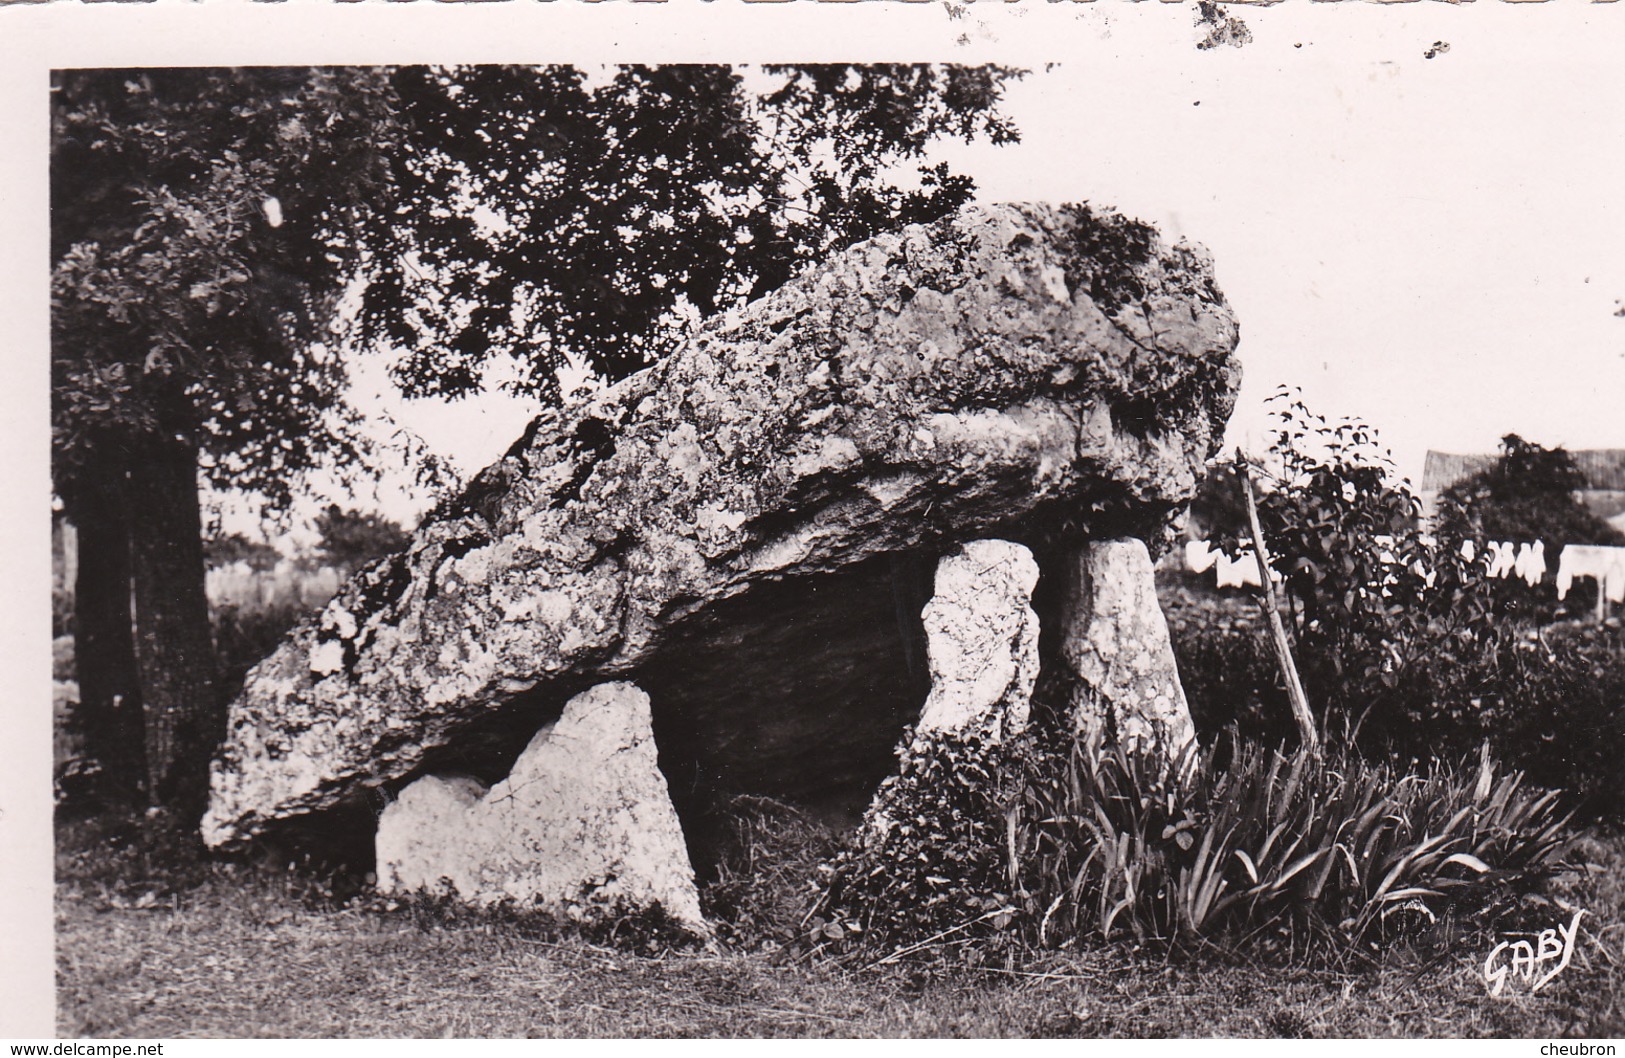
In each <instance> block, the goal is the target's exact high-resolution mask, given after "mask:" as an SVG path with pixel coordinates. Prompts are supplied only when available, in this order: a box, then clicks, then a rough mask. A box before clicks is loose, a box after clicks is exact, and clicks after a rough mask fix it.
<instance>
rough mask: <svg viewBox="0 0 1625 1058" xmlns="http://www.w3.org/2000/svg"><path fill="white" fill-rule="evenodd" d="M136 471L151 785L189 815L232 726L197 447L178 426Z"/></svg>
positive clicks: (161, 801) (199, 802)
mask: <svg viewBox="0 0 1625 1058" xmlns="http://www.w3.org/2000/svg"><path fill="white" fill-rule="evenodd" d="M138 451H139V458H138V459H137V460H136V461H135V463H134V464H133V465H132V466H131V473H130V486H131V487H130V496H131V504H130V554H131V560H132V567H133V570H134V586H135V627H136V662H137V666H138V670H139V672H140V677H141V690H142V700H143V703H144V705H145V707H146V735H147V738H146V751H147V777H148V791H149V794H150V796H151V798H152V800H153V803H154V804H158V805H162V806H164V807H166V808H169V809H172V810H173V811H175V812H176V813H177V814H178V815H179V816H181V817H182V818H184V819H186V820H187V821H190V819H191V818H192V817H195V816H200V815H201V814H202V811H203V807H204V804H205V802H206V801H207V798H208V774H209V757H210V755H211V754H212V753H213V752H214V749H215V747H216V746H217V745H219V743H220V739H221V737H222V736H223V735H224V733H225V732H224V717H223V713H222V710H221V709H220V706H219V703H218V702H216V701H215V693H216V689H215V654H214V641H213V635H212V631H211V629H210V626H209V602H208V596H207V594H206V592H205V590H204V565H203V519H202V514H201V512H200V509H199V505H198V486H197V448H196V446H195V445H194V444H193V443H191V442H190V441H187V440H180V439H177V438H176V435H175V434H174V433H173V432H169V431H165V432H164V433H163V434H161V435H158V436H154V437H151V438H149V439H147V440H146V441H144V442H143V444H142V446H141V448H140V449H139V450H138Z"/></svg>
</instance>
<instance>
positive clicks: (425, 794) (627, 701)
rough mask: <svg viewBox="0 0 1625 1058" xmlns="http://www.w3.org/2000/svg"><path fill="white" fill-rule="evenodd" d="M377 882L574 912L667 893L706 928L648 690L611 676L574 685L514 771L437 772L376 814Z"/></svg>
mask: <svg viewBox="0 0 1625 1058" xmlns="http://www.w3.org/2000/svg"><path fill="white" fill-rule="evenodd" d="M377 853H378V867H377V871H378V887H379V889H380V890H382V891H385V892H398V893H406V892H413V891H417V890H420V889H422V890H429V891H435V890H438V889H440V888H442V887H443V886H445V885H449V886H450V887H451V889H452V891H453V892H454V893H455V894H456V895H457V896H458V897H460V898H462V899H464V900H467V901H468V902H470V903H474V904H481V905H489V904H495V903H499V902H502V901H504V900H512V901H515V902H516V903H519V904H521V905H525V906H539V907H543V908H545V909H547V910H551V911H555V912H559V913H563V914H566V915H569V916H571V917H592V916H593V915H595V914H603V913H605V912H617V913H618V912H623V911H631V910H639V909H644V908H648V907H650V906H652V905H654V904H659V905H660V907H661V908H662V909H664V910H665V912H666V913H667V914H668V915H670V916H671V917H672V918H673V919H675V920H676V921H677V922H679V923H680V924H682V925H683V926H684V927H686V928H687V929H689V930H690V931H692V932H694V933H696V934H698V935H701V936H707V935H709V927H708V926H707V925H706V923H705V920H704V918H703V917H702V916H701V914H700V904H699V894H698V890H697V889H696V887H695V883H694V869H693V866H692V865H691V863H690V862H689V857H688V849H687V847H686V845H685V844H684V841H683V832H682V827H681V825H680V824H679V822H678V819H677V813H676V811H675V809H673V808H672V804H671V794H670V791H669V789H668V788H667V785H666V779H665V776H664V775H662V774H661V772H660V769H659V767H658V766H657V762H656V752H655V742H654V731H653V729H652V727H651V724H650V708H649V697H648V695H646V694H645V693H644V692H643V691H642V690H641V689H639V688H638V687H636V686H635V685H633V684H630V683H605V684H600V685H598V686H596V687H594V688H592V689H591V690H588V691H585V692H583V693H581V694H579V695H577V696H576V697H574V698H572V699H571V700H570V701H569V703H568V704H567V705H566V706H565V707H564V713H563V715H561V716H560V717H559V719H558V721H557V722H556V723H554V724H551V725H548V726H546V727H544V728H542V729H541V730H540V731H538V732H537V733H536V736H535V737H534V738H533V739H532V740H531V742H530V745H529V746H528V747H526V749H525V751H524V753H522V754H521V755H520V757H519V759H518V761H517V762H515V764H514V767H513V771H512V773H511V774H510V775H509V776H508V778H506V779H504V780H503V781H501V782H499V783H497V784H496V785H494V786H492V787H491V788H490V789H489V790H487V789H486V788H485V787H484V786H483V785H482V784H481V783H479V782H478V781H477V780H474V779H470V778H467V777H457V776H437V775H428V776H425V777H423V778H421V779H418V780H417V781H416V782H414V783H412V784H411V785H409V786H407V787H406V788H405V789H404V790H402V791H401V793H400V796H399V797H398V798H396V800H395V801H393V802H392V803H391V804H390V805H389V806H388V807H387V808H385V809H384V812H383V815H382V816H381V818H380V819H379V821H378V836H377Z"/></svg>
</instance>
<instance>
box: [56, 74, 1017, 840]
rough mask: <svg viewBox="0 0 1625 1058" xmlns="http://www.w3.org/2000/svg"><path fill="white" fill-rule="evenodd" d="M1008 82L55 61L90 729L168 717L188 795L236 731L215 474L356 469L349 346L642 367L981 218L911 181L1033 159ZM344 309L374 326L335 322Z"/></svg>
mask: <svg viewBox="0 0 1625 1058" xmlns="http://www.w3.org/2000/svg"><path fill="white" fill-rule="evenodd" d="M1013 76H1015V74H1014V73H1013V72H1012V71H1009V70H1004V69H1000V68H996V67H979V68H970V67H958V66H860V67H846V66H839V67H836V66H818V67H781V68H772V69H767V70H762V71H749V72H740V71H736V70H734V69H732V68H728V67H718V66H680V67H620V68H615V69H611V70H605V71H601V72H599V73H593V74H589V73H585V72H583V71H580V70H576V69H571V68H564V67H542V68H536V67H456V68H427V67H409V68H396V69H383V68H379V69H252V70H246V69H236V70H208V69H184V70H183V69H174V70H165V69H150V70H140V71H120V70H72V71H63V72H59V73H58V74H56V75H55V77H54V80H53V84H52V111H51V117H52V154H51V195H52V205H53V212H52V398H53V399H52V430H53V437H52V454H53V478H54V484H55V487H56V489H57V491H58V492H59V494H60V495H61V496H62V498H63V500H64V503H65V505H66V507H67V509H68V511H69V514H70V516H71V517H72V518H74V520H75V521H76V522H78V523H79V525H80V528H81V539H83V540H87V541H94V542H95V550H96V552H97V554H98V555H100V556H103V558H104V559H105V561H102V562H100V563H88V562H86V563H81V567H80V568H81V573H82V576H81V578H80V579H81V581H82V583H81V584H80V591H79V592H78V604H79V612H78V614H77V618H78V633H79V635H80V636H81V637H82V638H84V639H86V640H87V641H88V640H94V641H95V643H96V644H97V646H96V648H95V649H87V650H83V651H81V652H80V654H79V657H80V659H81V662H80V664H81V673H80V676H81V679H80V682H81V685H82V686H83V687H85V688H87V690H86V691H85V693H84V697H85V703H84V704H85V707H86V710H87V717H89V718H90V719H89V726H90V727H92V728H95V729H96V730H98V731H102V732H103V733H108V734H109V737H108V738H106V739H105V740H104V743H105V744H106V745H108V746H110V747H117V746H127V745H139V744H140V743H141V736H140V732H139V731H137V730H135V729H133V728H129V727H126V728H124V729H121V731H120V732H119V733H117V734H116V735H114V734H111V732H112V728H111V727H109V726H107V724H108V718H109V717H114V716H116V717H119V718H121V722H124V721H126V720H128V719H129V718H130V717H131V716H132V715H140V714H141V708H142V707H144V710H145V718H146V725H147V730H146V757H147V761H146V763H145V764H140V762H137V761H135V760H134V759H131V760H130V761H128V762H126V763H127V764H128V767H121V768H120V769H115V770H122V771H124V772H128V773H130V774H132V775H133V774H134V773H136V772H139V771H141V770H143V769H145V771H146V772H147V773H148V774H147V780H146V784H147V788H148V791H149V792H152V793H154V795H156V796H167V795H163V794H161V793H160V792H159V791H160V789H161V788H163V789H171V790H175V791H177V793H176V798H177V801H176V803H179V799H181V798H182V794H181V793H180V792H179V791H180V786H179V785H178V782H179V780H180V779H181V778H184V776H183V775H182V772H183V771H184V769H185V768H191V769H193V770H194V772H195V775H194V776H193V778H196V777H197V776H201V775H202V772H203V762H202V760H201V759H191V758H200V757H201V756H204V755H206V754H207V752H209V751H210V750H211V749H212V747H213V742H212V741H211V740H212V739H213V738H215V737H216V736H217V734H218V727H219V724H218V721H219V716H218V715H217V714H216V713H215V712H211V710H215V708H216V706H217V705H218V703H216V702H214V701H213V697H214V694H213V688H214V682H213V677H212V671H211V670H212V669H213V667H214V666H213V661H214V658H213V653H214V650H213V644H212V643H211V640H210V634H209V627H208V614H207V602H206V598H205V596H204V591H203V567H204V555H203V549H202V546H201V542H200V537H201V533H202V527H201V519H200V516H199V511H198V497H197V482H198V473H199V470H200V469H201V471H202V472H203V474H204V475H205V476H206V478H207V479H208V480H209V481H210V482H211V483H212V484H214V485H216V486H218V487H226V488H230V487H235V488H241V489H248V490H252V491H256V492H258V493H260V494H262V495H264V496H265V497H267V498H268V499H269V500H270V501H271V502H272V505H273V507H278V506H283V505H285V504H286V502H287V501H288V500H289V498H290V497H291V494H292V489H293V487H294V486H295V484H296V483H297V482H298V480H299V476H300V474H301V472H303V471H306V470H309V469H311V468H313V467H315V466H317V465H321V464H326V465H332V466H336V467H337V468H339V469H340V470H341V471H342V470H345V469H347V468H351V469H353V468H355V467H357V466H360V465H363V464H364V463H365V462H366V460H367V459H368V457H369V455H370V453H369V448H370V445H369V444H368V442H367V441H366V439H365V436H364V435H363V434H362V433H361V432H359V431H358V429H357V426H358V425H359V417H358V415H357V414H356V412H355V411H354V409H351V408H349V407H348V406H347V405H346V404H345V401H344V392H345V383H346V371H345V362H344V360H343V358H341V357H340V356H339V355H337V354H338V350H340V349H346V350H347V349H349V348H356V347H371V348H399V349H401V350H403V351H404V353H405V356H404V358H403V360H402V363H401V366H400V368H399V370H398V371H397V379H398V381H400V382H401V384H402V386H403V389H404V390H405V391H406V392H407V393H408V394H409V395H424V394H441V395H464V394H468V393H471V392H475V391H477V390H479V389H480V388H481V386H482V385H483V384H484V381H485V377H486V368H487V367H489V366H491V365H492V364H493V363H497V362H500V361H502V360H508V361H511V362H512V364H513V365H514V366H515V367H516V370H515V372H514V375H513V380H512V385H513V386H514V387H515V388H517V389H520V390H523V391H526V392H530V393H534V394H538V395H540V396H542V397H544V398H549V397H554V396H556V395H557V370H558V369H559V368H560V367H561V366H563V365H565V364H567V363H571V362H579V363H584V364H586V365H588V366H589V367H590V368H592V369H593V370H596V371H597V372H599V373H601V374H602V375H605V376H608V377H619V376H621V375H624V374H626V373H627V372H629V371H631V370H634V369H636V368H637V367H641V366H643V364H645V363H647V362H650V361H651V360H652V359H654V358H656V357H657V356H658V355H659V353H660V352H661V351H662V350H663V349H665V348H666V347H667V345H668V343H669V342H670V341H671V340H672V338H673V337H674V336H675V335H676V334H677V333H678V332H680V331H681V329H682V328H683V326H684V325H685V324H686V322H687V321H688V320H690V319H692V318H694V317H695V316H696V315H700V314H707V313H710V312H713V311H718V310H721V309H725V308H727V307H729V306H731V305H735V304H738V303H740V302H741V301H742V300H744V299H746V298H749V297H752V296H757V295H760V294H763V293H765V292H767V291H769V290H771V289H773V288H774V287H775V286H777V285H778V284H780V283H782V282H783V281H784V280H785V279H787V278H788V277H789V276H790V275H791V273H792V272H793V271H794V269H795V268H796V267H797V266H798V265H799V264H800V263H801V262H804V261H807V260H811V259H814V258H816V257H817V256H819V255H820V254H822V253H825V252H827V251H829V250H830V249H832V248H836V247H840V246H845V245H847V244H849V243H851V242H854V241H857V240H859V239H862V238H865V237H867V236H869V235H871V234H874V233H875V232H877V231H880V230H884V229H887V228H893V227H896V226H898V225H901V224H905V223H908V222H910V221H916V220H929V219H933V218H935V217H938V216H941V215H942V214H944V213H946V212H949V211H951V210H952V209H954V208H956V207H957V206H958V205H960V204H961V203H963V202H964V201H966V200H967V199H968V198H969V196H970V194H971V190H972V187H971V182H970V181H969V179H967V178H965V177H962V176H957V175H955V174H953V173H951V172H949V171H948V169H947V168H946V167H943V166H937V167H934V168H929V169H927V170H926V171H925V172H923V173H922V174H921V177H920V180H919V186H918V187H914V188H907V187H900V186H897V185H896V182H895V180H894V178H893V172H892V170H893V167H895V166H896V165H897V164H898V163H900V162H907V161H916V162H917V161H919V160H920V159H921V158H922V156H923V152H924V150H925V147H926V145H927V143H928V142H929V141H930V140H931V139H932V138H933V137H937V136H941V135H955V136H960V137H964V138H973V137H976V136H986V137H988V138H990V139H992V140H993V141H994V142H1005V141H1008V140H1011V139H1014V138H1015V132H1014V129H1013V128H1012V127H1011V126H1010V125H1009V124H1008V122H1006V121H1005V119H1003V118H1002V117H1001V116H999V114H998V112H997V104H998V102H999V99H1000V97H1001V93H1002V91H1003V86H1004V85H1005V83H1006V82H1007V81H1008V80H1009V79H1010V78H1011V77H1013ZM357 284H359V286H358V285H357ZM354 290H360V291H361V296H360V299H359V304H358V305H356V306H355V307H354V311H353V312H352V311H351V307H350V305H349V303H348V302H347V300H346V299H347V297H348V295H349V294H350V292H351V291H354ZM350 316H353V317H354V323H355V328H354V331H353V332H352V333H350V334H338V333H335V332H334V326H333V325H334V324H335V323H340V322H343V321H345V320H346V319H347V318H349V317H350ZM350 338H356V339H359V341H356V342H351V341H350V340H349V339H350ZM341 513H342V512H341ZM336 524H337V523H335V526H336ZM351 528H356V527H355V526H352V527H351ZM361 528H364V529H366V530H367V531H368V532H372V531H374V530H376V531H379V532H381V531H382V527H381V526H379V525H372V526H365V527H361ZM363 535H365V534H363ZM374 535H376V533H375V534H374ZM355 543H356V541H355V540H350V541H348V542H347V543H344V544H343V545H338V544H335V546H342V547H349V546H350V545H351V544H355ZM374 543H376V540H375V541H374ZM91 570H94V571H95V573H96V575H95V576H94V577H92V576H89V575H88V572H87V571H91ZM132 598H133V601H134V605H133V608H132ZM132 609H133V612H134V615H135V628H134V634H133V636H132V634H131V627H130V615H131V613H132ZM87 615H94V616H93V617H91V618H87ZM137 701H139V703H140V707H137V708H134V709H133V711H132V706H131V703H135V702H137ZM120 703H122V705H121V704H120ZM183 758H187V759H183ZM132 784H133V780H132ZM188 785H189V786H190V789H189V790H187V791H186V792H185V793H184V798H185V799H187V800H189V801H191V802H192V804H191V807H196V804H195V798H196V796H197V793H198V790H197V786H198V783H196V782H192V783H189V784H188ZM136 792H137V793H139V791H136ZM188 810H190V807H189V808H188Z"/></svg>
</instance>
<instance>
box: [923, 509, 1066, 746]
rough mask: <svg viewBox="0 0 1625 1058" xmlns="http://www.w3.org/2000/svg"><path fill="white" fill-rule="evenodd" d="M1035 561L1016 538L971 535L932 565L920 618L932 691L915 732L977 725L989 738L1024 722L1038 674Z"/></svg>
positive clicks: (1010, 732)
mask: <svg viewBox="0 0 1625 1058" xmlns="http://www.w3.org/2000/svg"><path fill="white" fill-rule="evenodd" d="M1037 584H1038V563H1036V562H1035V561H1033V557H1032V553H1031V552H1029V551H1028V550H1027V549H1026V548H1025V547H1022V546H1021V545H1020V544H1012V543H1010V542H1009V541H1006V540H976V541H972V542H971V543H968V544H966V545H964V546H963V547H961V548H959V549H958V550H957V551H954V552H953V553H951V554H949V555H948V556H947V557H945V558H944V559H943V560H942V561H941V563H939V564H938V566H937V575H936V581H935V584H934V586H933V594H932V597H931V601H930V602H928V603H927V604H926V606H925V610H924V612H923V613H922V614H921V620H922V621H923V623H924V625H925V636H926V657H927V659H928V662H929V664H930V668H931V694H930V697H928V698H927V699H926V701H925V706H924V708H923V709H922V710H921V712H920V722H919V724H918V725H917V726H916V727H915V738H921V737H926V736H928V735H930V734H931V733H933V732H938V731H954V732H964V731H979V732H982V733H985V734H987V735H989V736H991V737H992V738H994V739H1001V738H1003V737H1004V736H1005V735H1013V734H1017V733H1019V732H1020V731H1021V730H1022V729H1023V728H1025V727H1026V726H1027V718H1028V714H1029V712H1030V707H1031V704H1032V694H1033V685H1034V684H1035V683H1036V682H1037V680H1038V615H1037V614H1035V613H1034V612H1033V608H1032V597H1033V588H1034V587H1036V586H1037Z"/></svg>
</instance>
